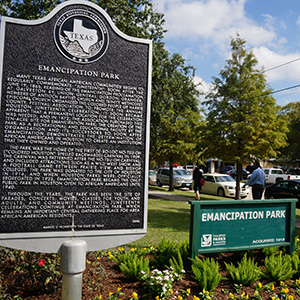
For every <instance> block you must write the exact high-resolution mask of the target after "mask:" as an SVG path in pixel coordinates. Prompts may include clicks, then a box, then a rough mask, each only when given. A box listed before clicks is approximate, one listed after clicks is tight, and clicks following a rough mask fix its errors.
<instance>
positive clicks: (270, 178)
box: [263, 168, 300, 184]
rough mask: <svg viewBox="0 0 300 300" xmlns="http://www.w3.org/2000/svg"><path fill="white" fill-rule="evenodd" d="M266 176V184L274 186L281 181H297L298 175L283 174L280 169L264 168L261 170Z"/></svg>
mask: <svg viewBox="0 0 300 300" xmlns="http://www.w3.org/2000/svg"><path fill="white" fill-rule="evenodd" d="M263 170H264V172H265V174H266V184H274V183H276V182H280V181H282V180H298V179H300V175H290V174H284V172H283V170H282V169H279V168H266V169H263Z"/></svg>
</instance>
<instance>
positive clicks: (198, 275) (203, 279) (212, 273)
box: [192, 257, 222, 291]
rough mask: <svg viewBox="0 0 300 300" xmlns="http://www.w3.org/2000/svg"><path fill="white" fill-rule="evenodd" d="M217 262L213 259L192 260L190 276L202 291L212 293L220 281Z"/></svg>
mask: <svg viewBox="0 0 300 300" xmlns="http://www.w3.org/2000/svg"><path fill="white" fill-rule="evenodd" d="M219 271H220V267H219V264H218V262H215V260H214V259H213V258H206V259H204V260H201V259H200V258H198V257H196V258H195V259H193V264H192V274H193V277H194V278H195V280H196V282H197V283H198V284H199V285H200V287H201V288H202V289H205V290H208V291H212V290H214V289H215V287H216V286H217V285H218V284H219V282H220V281H221V279H222V276H221V274H220V273H219Z"/></svg>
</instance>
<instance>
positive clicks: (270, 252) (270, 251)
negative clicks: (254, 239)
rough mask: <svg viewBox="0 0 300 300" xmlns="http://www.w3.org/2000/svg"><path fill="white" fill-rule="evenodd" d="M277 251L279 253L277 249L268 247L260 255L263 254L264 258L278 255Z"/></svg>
mask: <svg viewBox="0 0 300 300" xmlns="http://www.w3.org/2000/svg"><path fill="white" fill-rule="evenodd" d="M278 251H279V247H268V248H263V249H262V253H263V254H264V256H265V257H266V256H271V255H275V254H278Z"/></svg>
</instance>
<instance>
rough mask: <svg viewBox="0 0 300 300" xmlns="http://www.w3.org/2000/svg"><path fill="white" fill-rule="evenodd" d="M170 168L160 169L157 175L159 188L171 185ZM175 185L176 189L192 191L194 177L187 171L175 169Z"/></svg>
mask: <svg viewBox="0 0 300 300" xmlns="http://www.w3.org/2000/svg"><path fill="white" fill-rule="evenodd" d="M169 176H170V169H169V168H160V169H159V170H158V171H157V174H156V184H157V186H163V185H169ZM173 184H174V187H188V188H189V189H190V190H191V189H192V184H193V176H192V175H190V174H189V173H188V172H187V171H186V170H184V169H181V168H173Z"/></svg>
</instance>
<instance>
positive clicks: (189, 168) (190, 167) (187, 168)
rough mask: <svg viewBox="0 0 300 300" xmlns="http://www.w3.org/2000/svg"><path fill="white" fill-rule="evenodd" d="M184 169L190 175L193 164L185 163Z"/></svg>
mask: <svg viewBox="0 0 300 300" xmlns="http://www.w3.org/2000/svg"><path fill="white" fill-rule="evenodd" d="M184 169H185V170H187V172H188V173H189V174H191V175H192V174H193V171H194V166H193V165H185V166H184Z"/></svg>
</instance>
